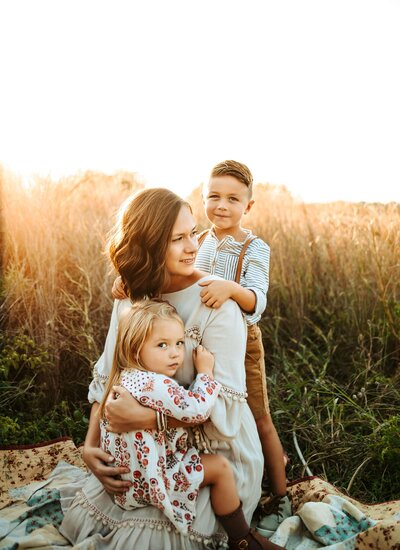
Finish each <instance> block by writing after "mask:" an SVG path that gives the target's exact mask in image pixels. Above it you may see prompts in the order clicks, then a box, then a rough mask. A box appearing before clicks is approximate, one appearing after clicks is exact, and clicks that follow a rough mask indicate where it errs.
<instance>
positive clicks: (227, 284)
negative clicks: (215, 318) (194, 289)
mask: <svg viewBox="0 0 400 550" xmlns="http://www.w3.org/2000/svg"><path fill="white" fill-rule="evenodd" d="M199 285H200V286H202V287H203V290H202V291H201V292H200V296H201V301H202V302H203V304H205V305H206V306H208V307H212V308H214V309H217V308H219V307H221V306H222V304H223V303H225V302H226V301H227V300H229V298H232V300H234V301H235V302H236V303H237V304H238V306H239V307H240V309H242V310H243V311H245V312H246V313H253V312H254V310H255V307H256V302H257V298H256V295H255V293H254V292H253V291H252V290H250V289H248V288H244V287H243V286H240V285H239V284H238V283H235V281H224V280H221V281H219V280H211V281H202V282H200V283H199Z"/></svg>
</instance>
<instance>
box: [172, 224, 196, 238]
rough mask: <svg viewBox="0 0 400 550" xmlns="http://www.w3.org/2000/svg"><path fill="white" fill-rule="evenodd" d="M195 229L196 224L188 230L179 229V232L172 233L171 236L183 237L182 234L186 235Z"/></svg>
mask: <svg viewBox="0 0 400 550" xmlns="http://www.w3.org/2000/svg"><path fill="white" fill-rule="evenodd" d="M196 229H197V224H196V225H194V226H193V227H192V229H190V230H189V231H187V232H186V231H181V232H180V233H172V237H183V236H184V235H187V234H189V233H193V231H195V230H196Z"/></svg>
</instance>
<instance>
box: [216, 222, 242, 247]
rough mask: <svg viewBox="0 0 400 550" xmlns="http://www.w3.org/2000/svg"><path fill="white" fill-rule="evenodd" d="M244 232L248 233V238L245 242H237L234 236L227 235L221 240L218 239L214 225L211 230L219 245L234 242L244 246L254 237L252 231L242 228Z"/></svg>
mask: <svg viewBox="0 0 400 550" xmlns="http://www.w3.org/2000/svg"><path fill="white" fill-rule="evenodd" d="M242 230H243V231H244V232H245V233H246V238H245V239H244V240H243V241H236V240H235V239H234V238H233V237H232V235H225V237H222V239H219V238H218V237H217V234H216V233H215V225H213V226H212V227H211V229H210V234H211V235H212V236H213V237H214V239H216V240H217V241H218V242H219V243H223V242H225V241H231V242H234V243H238V244H243V243H245V242H246V241H247V239H248V238H249V237H250V236H251V235H252V232H251V230H250V229H246V228H244V227H242Z"/></svg>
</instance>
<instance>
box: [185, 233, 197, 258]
mask: <svg viewBox="0 0 400 550" xmlns="http://www.w3.org/2000/svg"><path fill="white" fill-rule="evenodd" d="M198 248H199V243H198V240H197V235H193V237H190V239H189V240H188V242H187V245H186V252H189V253H193V254H194V253H195V252H197V250H198Z"/></svg>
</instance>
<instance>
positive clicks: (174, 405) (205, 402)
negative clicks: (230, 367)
mask: <svg viewBox="0 0 400 550" xmlns="http://www.w3.org/2000/svg"><path fill="white" fill-rule="evenodd" d="M220 389H221V384H220V383H219V382H217V381H216V380H213V379H212V378H210V377H209V376H208V375H207V374H198V375H197V376H196V378H195V380H194V382H193V383H192V384H191V386H190V388H189V389H187V390H186V389H185V388H184V387H183V386H180V385H179V384H178V383H177V382H176V381H175V380H173V379H172V378H169V377H168V376H163V375H162V374H158V375H154V376H152V377H151V378H149V380H148V382H147V383H146V384H145V385H144V387H143V388H141V390H140V395H139V396H138V400H139V402H140V403H141V404H142V405H145V406H146V407H150V408H152V409H155V410H158V411H160V412H163V413H164V414H166V415H168V416H172V417H174V418H177V419H178V420H182V421H183V422H188V423H202V422H205V421H206V420H207V418H208V417H209V416H210V412H211V409H212V407H213V406H214V403H215V401H216V400H217V397H218V393H219V391H220Z"/></svg>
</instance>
